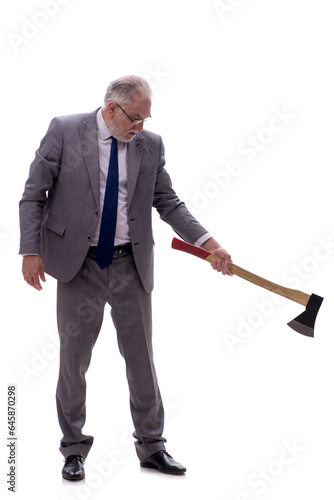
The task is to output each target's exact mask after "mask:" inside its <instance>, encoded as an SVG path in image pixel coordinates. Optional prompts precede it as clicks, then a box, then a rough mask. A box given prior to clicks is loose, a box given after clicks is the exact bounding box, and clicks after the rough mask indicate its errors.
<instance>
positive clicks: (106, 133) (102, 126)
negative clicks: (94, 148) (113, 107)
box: [96, 108, 111, 141]
mask: <svg viewBox="0 0 334 500" xmlns="http://www.w3.org/2000/svg"><path fill="white" fill-rule="evenodd" d="M96 123H97V129H98V131H99V134H100V137H101V139H102V140H103V141H106V140H107V139H110V137H111V133H110V130H109V129H108V127H107V125H106V122H105V121H104V118H103V116H102V108H100V109H99V110H98V111H97V114H96Z"/></svg>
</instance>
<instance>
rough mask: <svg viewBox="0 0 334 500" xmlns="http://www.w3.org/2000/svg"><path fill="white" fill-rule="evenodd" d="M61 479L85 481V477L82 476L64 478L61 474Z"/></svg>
mask: <svg viewBox="0 0 334 500" xmlns="http://www.w3.org/2000/svg"><path fill="white" fill-rule="evenodd" d="M62 476H63V478H64V479H66V480H67V481H81V479H85V475H83V476H80V477H76V476H69V477H67V476H64V474H62Z"/></svg>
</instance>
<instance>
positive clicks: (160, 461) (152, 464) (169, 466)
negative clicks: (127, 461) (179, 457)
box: [140, 450, 187, 474]
mask: <svg viewBox="0 0 334 500" xmlns="http://www.w3.org/2000/svg"><path fill="white" fill-rule="evenodd" d="M140 465H141V466H142V467H147V468H148V469H157V470H158V471H159V472H163V473H164V474H184V473H185V472H186V470H187V469H186V468H185V467H183V465H181V464H179V463H178V462H176V461H175V460H174V459H173V457H171V456H170V455H168V453H167V452H166V451H164V450H160V451H157V452H156V453H154V454H153V455H151V456H150V457H148V458H146V459H145V460H143V461H142V462H140Z"/></svg>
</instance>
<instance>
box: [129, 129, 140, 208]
mask: <svg viewBox="0 0 334 500" xmlns="http://www.w3.org/2000/svg"><path fill="white" fill-rule="evenodd" d="M143 139H144V138H143V136H142V135H141V134H139V133H138V134H137V135H136V137H135V138H134V139H133V140H132V141H131V142H129V144H128V151H127V169H128V179H127V191H128V209H130V206H131V203H132V199H133V195H134V191H135V187H136V184H137V179H138V174H139V170H140V165H141V161H142V157H143V151H144V140H143Z"/></svg>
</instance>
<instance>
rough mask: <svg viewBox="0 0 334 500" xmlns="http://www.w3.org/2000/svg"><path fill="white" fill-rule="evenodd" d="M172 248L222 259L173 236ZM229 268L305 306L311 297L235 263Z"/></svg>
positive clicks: (237, 274)
mask: <svg viewBox="0 0 334 500" xmlns="http://www.w3.org/2000/svg"><path fill="white" fill-rule="evenodd" d="M172 248H174V249H176V250H181V251H183V252H187V253H190V254H192V255H195V256H196V257H199V258H201V259H204V260H207V261H208V262H212V261H213V260H215V259H216V260H217V259H220V260H222V261H223V260H224V259H223V258H222V257H219V255H215V254H214V253H211V252H208V251H207V250H204V248H198V247H195V246H194V245H191V244H190V243H186V242H185V241H181V240H179V239H178V238H173V241H172ZM229 269H230V271H231V272H232V273H233V274H235V275H236V276H239V277H240V278H242V279H244V280H247V281H250V282H251V283H253V284H254V285H257V286H260V287H262V288H265V289H266V290H270V292H274V293H276V294H278V295H282V297H285V298H286V299H289V300H292V301H294V302H297V303H298V304H301V305H303V306H305V307H306V304H307V303H308V301H309V299H310V297H311V295H307V294H306V293H304V292H300V291H299V290H294V289H292V288H286V287H284V286H281V285H277V284H276V283H273V282H272V281H268V280H266V279H264V278H261V277H260V276H257V275H256V274H253V273H251V272H249V271H247V270H246V269H243V268H242V267H239V266H237V265H236V264H233V263H231V265H230V267H229Z"/></svg>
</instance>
